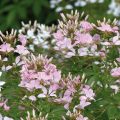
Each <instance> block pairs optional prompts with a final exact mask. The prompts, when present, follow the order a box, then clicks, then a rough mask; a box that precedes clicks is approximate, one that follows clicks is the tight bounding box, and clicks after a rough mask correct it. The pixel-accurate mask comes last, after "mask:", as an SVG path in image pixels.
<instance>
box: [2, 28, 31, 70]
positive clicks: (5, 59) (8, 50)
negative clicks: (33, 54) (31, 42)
mask: <svg viewBox="0 0 120 120" xmlns="http://www.w3.org/2000/svg"><path fill="white" fill-rule="evenodd" d="M19 37H20V38H21V39H20V41H17V35H16V30H13V29H12V30H11V33H8V31H6V34H5V35H4V34H3V33H2V32H0V40H1V44H0V53H1V55H0V62H1V64H0V66H1V70H2V71H8V70H10V69H11V68H12V67H13V66H14V67H15V66H20V63H21V57H23V56H25V55H27V54H29V51H28V50H27V48H26V47H25V45H26V38H25V37H24V36H19ZM15 53H18V55H15ZM13 58H15V59H13ZM18 58H19V59H18ZM18 61H19V62H18Z"/></svg>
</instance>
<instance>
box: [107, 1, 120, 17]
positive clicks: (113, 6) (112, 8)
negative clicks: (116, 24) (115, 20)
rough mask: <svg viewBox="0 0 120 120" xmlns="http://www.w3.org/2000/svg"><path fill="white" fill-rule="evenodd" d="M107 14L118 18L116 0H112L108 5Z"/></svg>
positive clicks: (118, 9)
mask: <svg viewBox="0 0 120 120" xmlns="http://www.w3.org/2000/svg"><path fill="white" fill-rule="evenodd" d="M108 13H109V14H113V15H114V16H117V17H119V16H120V3H119V1H118V0H112V1H111V3H110V5H109V10H108Z"/></svg>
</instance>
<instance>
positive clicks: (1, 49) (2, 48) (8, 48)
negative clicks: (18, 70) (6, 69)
mask: <svg viewBox="0 0 120 120" xmlns="http://www.w3.org/2000/svg"><path fill="white" fill-rule="evenodd" d="M13 50H14V48H12V47H11V45H10V44H9V43H3V44H2V45H0V52H5V53H9V52H11V51H13Z"/></svg>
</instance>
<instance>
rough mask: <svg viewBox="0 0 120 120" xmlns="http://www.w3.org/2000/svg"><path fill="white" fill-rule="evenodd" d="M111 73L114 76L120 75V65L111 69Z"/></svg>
mask: <svg viewBox="0 0 120 120" xmlns="http://www.w3.org/2000/svg"><path fill="white" fill-rule="evenodd" d="M111 75H112V76H113V77H120V67H118V68H113V69H112V70H111Z"/></svg>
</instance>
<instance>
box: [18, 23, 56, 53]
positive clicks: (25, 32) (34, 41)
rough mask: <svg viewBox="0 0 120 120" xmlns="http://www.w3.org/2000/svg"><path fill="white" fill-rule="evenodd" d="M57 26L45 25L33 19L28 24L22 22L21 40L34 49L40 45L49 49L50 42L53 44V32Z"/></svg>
mask: <svg viewBox="0 0 120 120" xmlns="http://www.w3.org/2000/svg"><path fill="white" fill-rule="evenodd" d="M55 29H56V27H55V26H54V25H53V26H52V27H48V26H45V25H43V24H39V23H37V21H35V22H34V24H32V23H31V21H30V22H29V23H28V24H25V23H23V22H22V28H21V29H20V30H19V40H20V41H21V42H22V45H25V44H26V43H27V44H28V45H29V49H31V50H33V51H34V46H39V47H42V48H44V49H49V48H50V44H52V42H53V40H52V33H53V31H55Z"/></svg>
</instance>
